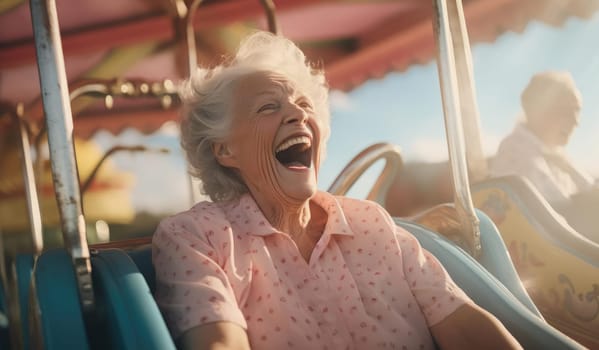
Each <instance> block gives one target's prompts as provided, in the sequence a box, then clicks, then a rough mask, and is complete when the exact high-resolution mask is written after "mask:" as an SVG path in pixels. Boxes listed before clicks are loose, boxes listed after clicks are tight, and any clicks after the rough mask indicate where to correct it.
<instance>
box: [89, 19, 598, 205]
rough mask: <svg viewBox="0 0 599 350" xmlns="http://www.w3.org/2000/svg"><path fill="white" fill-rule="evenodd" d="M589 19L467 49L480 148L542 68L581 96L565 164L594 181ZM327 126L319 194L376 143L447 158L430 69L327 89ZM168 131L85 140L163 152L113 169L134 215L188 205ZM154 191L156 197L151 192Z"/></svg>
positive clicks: (424, 157) (592, 31) (511, 118)
mask: <svg viewBox="0 0 599 350" xmlns="http://www.w3.org/2000/svg"><path fill="white" fill-rule="evenodd" d="M598 38H599V15H598V14H596V15H595V16H594V17H592V18H591V19H588V20H580V19H570V20H568V21H567V22H566V23H565V24H564V26H563V27H560V28H554V27H549V26H546V25H544V24H541V23H538V22H532V23H530V24H529V25H528V26H527V28H526V29H525V31H524V32H523V33H507V34H504V35H502V36H500V37H499V38H498V39H497V40H496V41H495V42H493V43H488V44H487V43H483V44H476V45H474V46H473V47H472V61H473V66H474V81H475V85H476V90H477V91H476V94H477V102H478V106H479V114H480V118H481V129H482V130H481V132H482V141H483V149H484V152H485V154H486V155H492V154H494V153H495V150H496V148H497V145H498V144H499V142H500V141H501V139H502V137H503V136H505V135H506V134H508V133H509V132H510V131H511V129H512V128H513V126H514V124H515V123H516V122H517V120H518V118H520V117H521V109H520V93H521V91H522V90H523V89H524V87H525V86H526V84H527V83H528V81H529V79H530V77H531V76H532V75H533V74H534V73H536V72H539V71H542V70H549V69H551V70H567V71H569V72H570V73H571V74H572V76H573V78H574V80H575V82H576V84H577V85H578V88H579V89H580V92H581V94H582V97H583V106H582V110H581V119H580V125H579V128H578V129H577V130H576V131H575V133H574V135H573V138H572V140H571V142H570V144H569V145H568V146H567V151H568V153H569V154H570V155H571V157H572V159H573V160H574V162H575V163H576V164H577V165H579V166H580V167H582V168H585V169H586V170H587V171H588V172H590V173H591V174H593V175H594V176H595V177H599V161H598V159H597V157H598V156H599V39H598ZM330 103H331V114H332V125H331V130H332V131H331V138H330V140H329V144H328V152H327V157H326V159H325V161H324V163H323V164H322V166H321V169H320V178H319V187H320V188H321V189H323V190H326V189H327V188H328V186H329V185H330V184H331V183H332V181H333V180H334V178H335V177H336V176H337V174H338V173H339V172H340V171H341V169H342V168H343V167H344V166H345V165H346V164H347V163H348V162H349V160H351V159H352V158H353V157H354V156H355V155H356V154H357V153H358V152H360V151H361V150H363V149H364V148H366V147H367V146H369V145H371V144H373V143H376V142H390V143H393V144H396V145H398V146H399V147H400V148H401V150H402V157H403V158H404V161H430V162H438V161H443V160H446V159H447V146H446V139H445V131H444V124H443V113H442V106H441V97H440V90H439V83H438V78H437V68H436V65H435V63H434V61H431V62H430V63H428V64H426V65H415V66H412V67H411V68H410V69H408V70H407V71H405V72H401V73H397V72H395V73H390V74H388V75H386V76H385V77H384V78H383V79H379V80H371V81H368V82H366V83H364V84H363V85H361V86H360V87H358V88H356V89H355V90H352V91H350V92H348V93H344V92H340V91H332V92H331V96H330ZM177 136H178V131H177V127H176V125H174V124H173V123H170V124H166V125H165V126H164V127H163V128H162V129H161V130H160V131H159V132H157V133H156V134H154V135H151V136H145V135H142V134H140V133H138V132H137V131H135V130H126V131H124V132H123V133H121V134H120V135H117V136H115V135H112V134H110V133H108V132H99V133H98V134H96V135H95V137H94V139H95V140H96V142H97V143H98V144H99V145H100V146H101V147H103V148H105V149H107V148H108V147H110V145H112V144H113V143H115V142H118V143H121V144H139V143H143V144H146V145H149V146H154V147H166V148H169V149H171V153H170V154H169V155H163V154H134V155H128V154H120V155H117V156H115V157H114V158H113V161H114V162H115V163H116V165H117V166H118V167H119V168H120V169H122V170H124V171H131V172H133V173H134V174H135V175H137V176H136V183H135V187H134V188H133V193H132V197H133V204H134V206H135V208H136V209H137V210H138V211H149V212H154V213H174V212H177V211H181V210H185V209H186V208H188V207H189V205H190V200H189V198H190V195H189V191H190V187H189V180H188V178H187V176H186V172H185V164H184V160H183V156H182V154H181V151H180V148H179V145H178V139H177ZM376 173H377V169H376V167H375V168H374V169H373V170H372V171H369V172H367V173H366V174H365V175H364V180H363V181H360V182H359V183H358V184H356V186H355V189H353V190H352V192H350V195H353V196H356V197H363V196H364V195H365V194H366V193H367V189H368V188H369V186H370V184H371V183H372V181H373V180H372V179H373V177H374V176H375V175H376ZM156 189H162V191H160V192H161V193H157V191H156Z"/></svg>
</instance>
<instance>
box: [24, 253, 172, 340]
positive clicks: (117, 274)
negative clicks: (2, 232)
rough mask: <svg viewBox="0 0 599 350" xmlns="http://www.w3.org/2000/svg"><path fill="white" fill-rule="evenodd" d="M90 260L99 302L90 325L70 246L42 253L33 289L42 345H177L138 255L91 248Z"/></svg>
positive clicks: (35, 273) (96, 296) (97, 301)
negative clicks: (133, 256)
mask: <svg viewBox="0 0 599 350" xmlns="http://www.w3.org/2000/svg"><path fill="white" fill-rule="evenodd" d="M149 256H150V254H149V252H148V257H149ZM91 264H92V271H93V272H92V280H93V285H94V294H95V301H96V307H95V311H94V312H93V314H92V315H91V317H90V318H89V319H88V320H87V321H88V324H87V327H86V324H85V322H84V317H83V312H82V309H81V307H80V304H79V296H78V290H77V284H76V280H75V273H74V269H73V265H72V263H71V258H70V256H69V255H68V253H67V252H66V250H64V249H54V250H49V251H46V252H44V253H43V254H42V255H41V256H40V257H39V259H38V261H37V264H36V268H35V270H34V279H35V287H34V289H33V293H35V296H36V299H37V304H38V309H39V311H40V312H39V315H40V332H41V335H42V338H43V339H42V342H43V348H44V349H49V350H53V349H82V350H86V349H123V350H133V349H149V350H152V349H154V350H169V349H173V350H174V349H175V345H174V342H173V340H172V338H171V336H170V333H169V331H168V329H167V327H166V323H165V322H164V319H163V318H162V315H161V314H160V311H159V310H158V306H157V305H156V303H155V301H154V298H153V296H152V292H151V291H150V288H149V286H148V284H147V283H146V279H145V277H144V276H143V275H142V274H141V273H140V271H139V269H138V268H137V266H136V264H135V263H134V262H133V260H132V259H131V258H130V257H129V256H128V255H127V254H126V253H125V252H124V251H123V250H122V249H103V250H92V254H91ZM152 273H153V271H152Z"/></svg>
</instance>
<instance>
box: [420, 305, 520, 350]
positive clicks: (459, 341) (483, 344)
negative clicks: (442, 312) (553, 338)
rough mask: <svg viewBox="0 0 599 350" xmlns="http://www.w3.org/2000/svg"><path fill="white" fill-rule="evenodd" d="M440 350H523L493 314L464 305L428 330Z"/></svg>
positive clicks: (475, 306)
mask: <svg viewBox="0 0 599 350" xmlns="http://www.w3.org/2000/svg"><path fill="white" fill-rule="evenodd" d="M431 333H432V334H433V337H434V338H435V341H436V342H437V344H438V345H439V346H440V347H441V349H444V350H447V349H522V346H520V344H519V343H518V341H517V340H516V339H515V338H514V337H513V336H512V335H511V334H510V333H509V332H508V331H507V329H505V327H504V326H503V324H501V322H499V320H498V319H496V318H495V316H493V315H492V314H490V313H489V312H487V311H486V310H484V309H482V308H480V307H479V306H477V305H475V304H471V303H466V304H464V305H462V306H460V307H459V308H458V309H457V310H455V311H454V312H453V313H452V314H450V315H449V316H447V317H446V318H445V319H444V320H443V321H441V322H439V323H437V324H436V325H434V326H432V327H431Z"/></svg>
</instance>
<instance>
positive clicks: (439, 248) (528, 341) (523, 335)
mask: <svg viewBox="0 0 599 350" xmlns="http://www.w3.org/2000/svg"><path fill="white" fill-rule="evenodd" d="M396 223H397V224H398V225H400V226H402V227H404V228H405V229H406V230H408V231H409V232H410V233H412V234H413V235H414V236H416V238H417V239H418V240H419V242H420V244H421V245H422V246H423V247H424V248H425V249H427V250H428V251H429V252H431V253H432V254H433V255H435V256H436V257H437V259H438V260H439V261H440V262H441V264H443V266H444V267H445V269H446V270H447V271H448V273H449V274H450V275H451V277H452V278H453V280H454V281H455V282H456V283H457V284H458V285H459V286H460V288H462V289H463V290H464V291H465V292H466V293H467V294H468V295H469V296H470V298H472V300H474V302H476V303H477V304H478V305H479V306H481V307H483V308H484V309H486V310H487V311H489V312H491V313H492V314H494V315H495V316H496V317H497V318H498V319H499V320H500V321H501V322H502V323H503V324H504V325H505V327H506V328H507V329H508V330H509V331H510V332H511V333H512V334H513V335H514V336H515V337H516V338H517V339H518V341H519V342H520V343H521V344H522V346H523V347H524V348H525V349H580V348H581V346H580V344H578V343H576V342H575V341H573V340H572V339H570V338H569V337H567V336H566V335H564V334H562V333H561V332H559V331H558V330H556V329H555V328H553V327H552V326H550V325H549V324H548V323H546V322H545V321H544V320H543V319H541V318H540V317H538V316H537V315H536V314H535V313H533V312H531V310H529V309H528V308H527V307H526V306H524V305H523V304H522V303H521V302H520V301H519V300H518V299H517V298H516V297H515V296H514V295H513V294H512V293H511V292H510V291H509V290H508V289H507V288H506V287H505V286H504V285H503V284H502V283H501V282H499V280H498V279H496V278H495V277H494V276H493V275H492V274H491V273H490V272H488V271H487V270H486V269H485V268H484V267H483V266H481V265H480V264H479V263H478V262H477V261H476V260H474V259H473V258H472V257H471V256H470V255H469V254H467V253H466V252H464V251H463V250H462V249H461V248H459V247H457V246H456V245H455V244H454V243H453V242H451V241H449V240H448V239H446V238H444V237H442V236H440V235H438V234H436V233H433V232H431V231H428V230H427V229H425V228H424V227H422V226H419V225H417V224H414V223H410V222H406V221H401V220H399V219H396ZM483 244H484V242H483ZM483 249H484V247H483Z"/></svg>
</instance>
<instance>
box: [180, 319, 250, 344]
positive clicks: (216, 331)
mask: <svg viewBox="0 0 599 350" xmlns="http://www.w3.org/2000/svg"><path fill="white" fill-rule="evenodd" d="M177 347H178V348H179V349H195V350H233V349H234V350H249V349H250V343H249V341H248V337H247V333H246V332H245V330H244V329H243V328H241V326H239V325H238V324H236V323H233V322H214V323H207V324H204V325H201V326H197V327H194V328H192V329H190V330H188V331H186V332H185V333H183V334H182V335H181V337H179V339H178V340H177Z"/></svg>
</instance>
